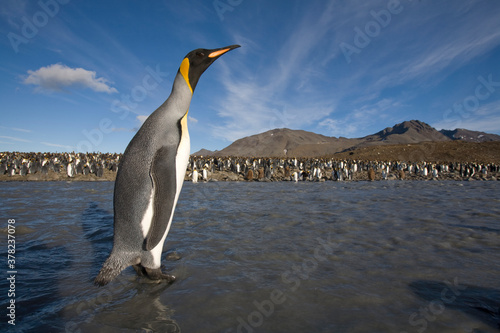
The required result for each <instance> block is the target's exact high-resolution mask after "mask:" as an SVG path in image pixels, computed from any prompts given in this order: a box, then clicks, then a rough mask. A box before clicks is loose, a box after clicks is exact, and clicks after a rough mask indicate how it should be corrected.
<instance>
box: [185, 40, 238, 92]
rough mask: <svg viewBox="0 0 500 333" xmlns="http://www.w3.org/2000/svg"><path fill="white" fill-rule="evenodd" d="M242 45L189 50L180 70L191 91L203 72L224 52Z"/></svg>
mask: <svg viewBox="0 0 500 333" xmlns="http://www.w3.org/2000/svg"><path fill="white" fill-rule="evenodd" d="M238 47H240V46H239V45H230V46H226V47H221V48H219V49H212V50H207V49H196V50H193V51H191V52H189V53H188V54H187V55H186V57H184V60H183V61H182V63H181V67H180V68H179V72H180V73H181V74H182V76H183V77H184V79H185V80H186V82H187V83H188V86H189V87H190V88H191V91H194V88H195V87H196V84H197V83H198V80H199V79H200V76H201V74H203V72H204V71H205V70H206V69H207V68H208V67H210V65H211V64H212V63H213V62H214V61H215V60H216V59H217V58H219V57H220V56H221V55H223V54H224V53H226V52H228V51H231V50H233V49H236V48H238Z"/></svg>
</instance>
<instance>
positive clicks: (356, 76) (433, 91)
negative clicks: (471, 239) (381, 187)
mask: <svg viewBox="0 0 500 333" xmlns="http://www.w3.org/2000/svg"><path fill="white" fill-rule="evenodd" d="M499 17H500V2H499V1H496V0H483V1H430V0H420V1H418V0H413V1H411V0H401V1H397V0H382V1H355V0H354V1H346V0H339V1H319V0H314V1H292V0H287V1H250V0H215V1H213V0H208V1H201V0H199V1H167V0H165V1H129V0H121V1H93V0H87V1H82V0H41V1H26V0H7V1H4V2H3V3H2V6H1V8H0V32H1V36H2V37H1V39H0V40H1V48H0V57H1V59H2V61H1V63H0V98H1V101H2V102H1V104H0V105H1V106H0V107H1V118H0V119H1V121H0V151H51V152H56V151H57V152H61V151H73V150H75V151H100V152H123V151H124V149H125V147H126V145H127V144H128V142H129V141H130V139H131V138H132V137H133V135H134V133H135V131H136V130H137V129H138V128H139V127H140V125H141V123H142V121H144V119H145V118H146V117H147V116H148V115H149V114H151V113H152V112H153V111H154V110H155V109H156V108H157V107H158V106H159V105H161V104H162V103H163V101H164V100H165V99H166V98H167V97H168V95H169V94H170V90H171V87H172V86H171V85H172V81H173V78H174V76H175V74H176V72H177V69H178V67H179V65H180V63H181V61H182V58H183V57H184V56H185V55H186V54H187V53H188V52H189V51H191V50H192V49H196V48H199V47H204V48H218V47H222V46H226V45H231V44H240V45H241V46H242V47H241V48H239V49H236V50H234V51H231V52H230V53H228V54H226V55H224V56H222V57H221V58H220V59H218V60H217V61H216V62H215V63H214V64H213V65H212V66H211V67H210V68H209V69H208V70H207V71H206V72H205V73H204V74H203V76H202V77H201V79H200V82H199V83H198V85H197V87H196V91H195V94H194V97H193V100H192V103H191V107H190V112H189V122H188V126H189V131H190V136H191V152H195V151H197V150H199V149H201V148H207V149H211V150H216V149H219V150H220V149H222V148H224V147H226V146H227V145H229V144H230V143H231V142H232V141H234V140H236V139H238V138H242V137H244V136H247V135H252V134H256V133H261V132H264V131H267V130H269V129H273V128H282V127H287V128H291V129H303V130H307V131H313V132H316V133H321V134H324V135H328V136H336V137H338V136H344V137H361V136H364V135H368V134H372V133H374V132H377V131H379V130H381V129H383V128H385V127H388V126H392V125H394V124H396V123H399V122H402V121H404V120H411V119H418V120H421V121H424V122H427V123H429V124H431V125H432V126H435V127H436V128H437V129H441V128H445V129H454V128H457V127H458V128H467V129H472V130H483V131H486V132H489V133H496V134H500V20H499V19H498V18H499Z"/></svg>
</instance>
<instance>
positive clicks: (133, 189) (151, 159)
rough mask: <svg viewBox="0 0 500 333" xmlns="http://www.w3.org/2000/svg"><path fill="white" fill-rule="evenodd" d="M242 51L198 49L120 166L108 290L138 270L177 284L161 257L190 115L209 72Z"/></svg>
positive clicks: (103, 280)
mask: <svg viewBox="0 0 500 333" xmlns="http://www.w3.org/2000/svg"><path fill="white" fill-rule="evenodd" d="M237 47H239V45H231V46H227V47H223V48H218V49H212V50H207V49H196V50H193V51H191V52H189V53H188V54H187V55H186V57H185V58H184V59H183V60H182V63H181V65H180V68H179V70H178V71H177V75H176V76H175V79H174V84H173V87H172V92H171V93H170V96H169V97H168V99H167V100H166V101H165V102H164V103H163V104H162V105H161V106H160V107H159V108H158V109H157V110H156V111H155V112H153V113H152V114H151V115H150V116H149V117H148V118H147V119H146V121H145V122H144V124H143V125H142V126H141V128H140V129H139V131H137V133H136V135H135V136H134V137H133V138H132V140H131V141H130V143H129V144H128V146H127V148H126V149H125V153H124V154H123V157H122V159H121V161H120V166H119V168H118V173H117V175H116V181H115V189H114V198H113V205H114V236H113V249H112V250H111V254H110V255H109V257H108V258H107V259H106V261H105V262H104V264H103V266H102V268H101V271H100V272H99V275H98V276H97V277H96V279H95V281H94V282H95V284H96V285H99V286H103V285H106V284H108V283H109V282H110V281H111V280H113V279H114V278H115V277H116V276H117V275H118V274H120V272H121V271H123V270H124V269H125V268H127V267H128V266H130V265H132V266H133V267H134V269H135V271H136V272H137V274H139V275H140V276H146V277H148V278H150V279H152V280H166V281H167V282H168V283H172V282H173V281H174V280H175V277H174V276H172V275H168V274H165V273H163V272H162V271H161V268H160V266H161V264H160V262H161V258H160V256H161V253H162V250H163V243H164V241H165V238H166V237H167V234H168V231H169V229H170V225H171V223H172V217H173V215H174V209H175V206H176V204H177V199H178V198H179V194H180V192H181V188H182V183H183V181H184V176H185V174H186V168H187V164H188V159H189V152H190V142H189V133H188V129H187V114H188V109H189V105H190V102H191V98H192V96H193V92H194V89H195V87H196V84H197V83H198V80H199V78H200V76H201V75H202V74H203V72H204V71H205V70H206V69H207V68H208V67H209V66H210V65H211V64H212V63H213V62H214V61H215V60H216V59H217V58H219V57H220V56H221V55H223V54H224V53H226V52H228V51H230V50H233V49H235V48H237Z"/></svg>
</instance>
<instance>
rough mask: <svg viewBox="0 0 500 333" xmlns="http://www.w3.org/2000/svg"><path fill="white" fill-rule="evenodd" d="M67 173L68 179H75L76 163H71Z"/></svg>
mask: <svg viewBox="0 0 500 333" xmlns="http://www.w3.org/2000/svg"><path fill="white" fill-rule="evenodd" d="M66 172H67V174H68V177H70V178H73V177H75V173H76V172H75V164H74V163H69V164H68V167H67V168H66Z"/></svg>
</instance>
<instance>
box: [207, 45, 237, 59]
mask: <svg viewBox="0 0 500 333" xmlns="http://www.w3.org/2000/svg"><path fill="white" fill-rule="evenodd" d="M238 47H240V46H239V45H231V46H228V47H224V48H222V49H218V50H215V51H213V52H212V53H210V54H209V55H208V57H209V58H217V57H219V56H221V55H223V54H224V53H226V52H227V51H230V50H232V49H235V48H238Z"/></svg>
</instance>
